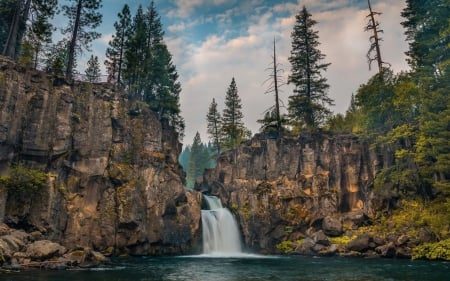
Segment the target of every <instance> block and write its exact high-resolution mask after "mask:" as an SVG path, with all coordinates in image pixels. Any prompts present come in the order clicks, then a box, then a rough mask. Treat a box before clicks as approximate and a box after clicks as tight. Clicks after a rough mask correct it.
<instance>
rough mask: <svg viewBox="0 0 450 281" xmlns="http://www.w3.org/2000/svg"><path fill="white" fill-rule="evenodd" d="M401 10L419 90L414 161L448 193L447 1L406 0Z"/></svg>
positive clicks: (449, 9) (449, 76)
mask: <svg viewBox="0 0 450 281" xmlns="http://www.w3.org/2000/svg"><path fill="white" fill-rule="evenodd" d="M406 4H407V6H406V8H405V9H404V10H403V12H402V16H403V17H404V18H405V21H404V22H403V23H402V25H403V26H404V27H405V28H406V32H405V34H406V36H407V40H408V41H409V50H408V52H407V55H408V57H409V58H408V63H409V64H410V66H411V67H412V69H413V71H414V73H413V77H414V80H415V81H416V83H417V88H418V90H419V93H420V98H419V100H420V104H419V106H418V108H419V118H418V121H419V134H418V135H419V136H418V140H417V143H416V145H415V149H416V151H415V152H416V153H415V160H416V161H417V163H418V165H419V171H420V175H421V177H422V178H424V179H427V180H428V183H429V184H430V185H432V186H434V187H436V188H438V189H439V190H441V191H442V192H445V193H447V194H450V172H449V171H450V146H449V143H448V140H449V139H450V130H449V125H448V124H449V123H450V110H449V103H450V99H449V98H448V93H449V92H450V82H449V81H450V48H449V47H448V46H449V44H450V36H449V34H450V32H449V30H450V21H449V20H448V15H449V14H450V3H449V1H448V0H430V1H419V0H407V1H406Z"/></svg>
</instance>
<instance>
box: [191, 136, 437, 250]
mask: <svg viewBox="0 0 450 281" xmlns="http://www.w3.org/2000/svg"><path fill="white" fill-rule="evenodd" d="M392 163H393V155H392V153H390V152H389V151H380V150H376V149H372V148H371V146H370V144H369V143H366V142H364V141H361V140H359V139H357V138H356V137H354V136H351V135H329V134H325V133H302V134H301V135H300V136H293V135H289V134H282V135H280V136H268V135H263V134H261V135H256V136H255V137H254V138H252V139H251V140H250V141H248V142H247V143H244V144H242V145H241V146H239V147H238V148H236V149H235V150H229V151H226V152H224V153H222V154H221V155H220V157H219V159H218V164H217V167H216V168H215V169H213V170H209V171H207V172H206V174H205V175H204V178H203V181H202V182H198V183H197V184H196V189H197V190H199V191H201V192H204V193H207V194H212V195H216V196H218V197H220V198H221V200H222V202H224V205H226V206H227V207H228V208H230V209H231V211H232V212H233V213H234V214H235V215H236V217H237V220H238V222H239V225H240V229H241V230H242V233H243V240H244V243H245V246H246V247H247V248H249V249H252V250H253V251H257V252H260V253H267V254H273V253H278V254H279V253H291V254H308V255H345V256H347V255H355V256H382V257H406V258H408V257H411V253H412V248H414V247H415V246H416V245H420V244H422V243H425V242H436V237H433V235H432V234H430V233H431V232H430V231H429V229H427V228H423V229H419V230H417V229H416V230H415V235H414V237H413V236H408V235H406V233H408V232H407V231H403V230H398V229H388V228H393V227H391V226H389V225H388V224H387V226H386V229H384V230H382V231H378V232H376V231H372V229H371V228H370V226H371V225H372V224H375V223H376V221H378V220H379V219H380V215H381V214H382V213H383V211H387V210H390V209H392V206H394V205H398V201H397V199H398V198H395V197H383V196H380V195H378V194H377V193H376V192H375V191H374V189H373V182H374V179H375V176H376V175H377V173H378V172H379V171H380V169H382V168H383V167H388V166H389V165H391V164H392ZM382 232H383V233H382Z"/></svg>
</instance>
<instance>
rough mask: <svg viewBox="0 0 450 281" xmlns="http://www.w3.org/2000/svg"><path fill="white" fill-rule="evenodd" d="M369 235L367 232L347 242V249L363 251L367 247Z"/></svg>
mask: <svg viewBox="0 0 450 281" xmlns="http://www.w3.org/2000/svg"><path fill="white" fill-rule="evenodd" d="M369 242H370V237H369V235H367V234H363V235H360V236H358V237H356V238H355V239H353V240H352V241H350V242H349V243H348V244H347V250H349V251H355V252H364V251H367V250H368V249H369Z"/></svg>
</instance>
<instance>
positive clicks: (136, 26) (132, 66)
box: [123, 1, 184, 137]
mask: <svg viewBox="0 0 450 281" xmlns="http://www.w3.org/2000/svg"><path fill="white" fill-rule="evenodd" d="M163 35H164V32H163V31H162V24H161V20H160V17H159V15H158V13H157V11H156V8H155V5H154V2H153V1H152V2H151V4H150V6H149V8H148V9H147V10H146V11H145V12H144V10H143V8H142V7H141V6H140V7H139V8H138V11H137V12H136V15H135V17H134V18H133V25H132V35H131V36H130V40H128V42H127V44H126V51H125V60H124V66H125V69H124V71H123V76H124V82H125V83H126V85H127V86H128V89H129V92H130V98H132V99H134V100H142V101H144V102H146V103H147V104H148V105H149V107H150V109H151V110H153V111H154V112H156V113H157V114H158V117H159V118H160V119H165V120H168V121H169V123H170V125H171V126H173V127H175V128H176V130H177V132H178V133H179V136H180V137H182V136H183V133H184V119H183V118H182V117H181V115H180V104H179V102H180V97H179V95H180V92H181V84H180V83H179V81H178V73H177V71H176V67H175V65H174V64H173V61H172V55H171V54H170V52H169V50H168V49H167V45H166V44H165V43H164V40H163Z"/></svg>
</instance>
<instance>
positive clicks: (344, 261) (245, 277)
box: [0, 255, 450, 281]
mask: <svg viewBox="0 0 450 281" xmlns="http://www.w3.org/2000/svg"><path fill="white" fill-rule="evenodd" d="M0 280H2V281H100V280H103V281H131V280H132V281H181V280H189V281H262V280H267V281H269V280H270V281H277V280H280V281H328V280H330V281H331V280H332V281H400V280H401V281H448V280H450V263H449V262H443V261H410V260H395V259H363V258H342V257H320V258H315V257H303V256H251V255H250V256H243V257H235V258H209V257H204V256H185V257H158V258H155V257H143V258H121V259H115V260H113V261H112V262H111V264H109V265H107V266H103V267H100V268H94V269H80V270H63V271H47V270H31V271H22V272H11V273H0Z"/></svg>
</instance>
